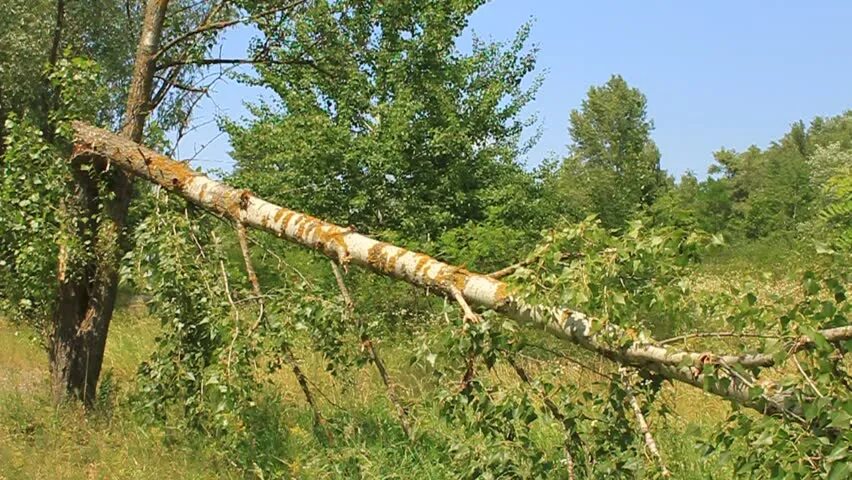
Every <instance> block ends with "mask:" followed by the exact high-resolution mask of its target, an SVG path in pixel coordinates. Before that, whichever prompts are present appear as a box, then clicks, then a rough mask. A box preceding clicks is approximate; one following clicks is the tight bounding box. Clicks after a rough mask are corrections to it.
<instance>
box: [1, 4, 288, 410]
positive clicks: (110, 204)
mask: <svg viewBox="0 0 852 480" xmlns="http://www.w3.org/2000/svg"><path fill="white" fill-rule="evenodd" d="M304 3H305V2H300V1H295V2H292V3H286V4H282V3H281V2H252V5H253V6H256V7H257V8H260V7H264V8H265V9H264V10H263V12H262V13H260V14H259V16H263V17H264V18H267V19H268V18H273V17H274V18H276V19H282V18H286V15H287V14H288V13H289V12H290V11H291V10H294V9H296V8H299V7H300V6H301V5H302V4H304ZM10 9H11V11H10V12H8V13H10V15H8V16H6V17H4V18H3V19H2V20H0V26H2V27H4V28H3V29H2V31H0V46H2V47H3V48H0V80H2V85H3V86H2V87H0V118H2V119H3V120H4V124H3V128H2V129H0V136H2V140H3V148H2V149H0V153H2V163H0V167H2V169H3V173H4V175H3V178H2V182H0V199H2V201H3V208H2V209H0V285H1V286H2V288H0V308H2V309H3V310H4V311H6V312H10V313H11V314H12V315H13V316H16V317H18V318H24V319H27V320H28V321H30V322H33V323H36V324H37V326H38V327H39V330H41V332H42V333H44V338H45V340H46V341H45V343H46V344H47V345H46V346H47V347H48V350H49V352H50V359H51V376H52V380H53V385H54V397H55V399H56V400H57V401H60V400H62V399H65V398H68V397H71V398H76V399H80V400H83V401H84V402H85V403H86V404H90V403H91V402H92V401H93V400H94V393H95V387H96V386H97V382H98V377H99V375H100V369H101V363H102V361H103V354H104V349H105V345H106V337H107V332H108V330H109V324H110V320H111V318H112V313H113V309H114V307H115V301H116V294H117V290H118V280H119V276H118V271H119V263H120V260H121V258H122V257H123V256H124V255H125V253H126V251H127V248H128V244H127V243H128V242H127V236H126V232H125V230H126V223H127V217H128V207H129V203H130V200H131V197H132V185H131V181H130V179H129V178H128V177H127V176H126V175H125V174H124V173H122V172H120V171H116V170H115V169H110V168H109V165H106V164H105V165H99V166H97V167H95V168H92V167H91V166H89V165H87V164H85V163H84V162H80V161H79V158H78V159H77V161H75V162H71V163H69V162H68V156H69V153H71V152H70V148H69V147H70V144H69V143H68V142H67V140H66V137H67V134H68V125H67V120H69V119H85V120H88V121H91V122H94V123H98V124H100V125H103V126H107V127H110V128H112V129H116V130H120V131H121V134H122V135H123V136H124V137H125V138H127V139H129V140H132V141H136V142H142V141H143V140H145V139H144V138H143V137H144V135H143V133H144V130H145V126H146V123H147V122H148V120H149V119H151V118H153V119H155V120H156V121H155V122H153V123H154V124H155V126H156V128H153V129H151V132H150V133H151V135H149V138H148V139H147V142H148V143H153V142H159V143H162V142H163V140H162V138H163V134H164V132H167V131H169V130H172V131H176V133H177V136H178V138H180V136H181V135H182V133H183V132H184V131H185V129H186V128H187V126H188V123H189V121H190V119H191V112H192V109H193V107H194V106H195V105H196V104H197V102H198V100H199V99H200V98H202V96H203V95H204V94H205V93H206V85H203V84H200V83H201V82H202V81H203V78H204V77H202V75H200V74H201V73H206V72H205V71H204V68H206V67H208V66H211V65H222V64H235V63H254V62H256V61H262V60H261V59H257V58H250V59H216V58H205V57H206V54H207V53H209V52H210V50H211V49H212V47H213V46H214V45H215V44H216V41H217V38H218V36H219V34H220V33H221V32H222V30H223V29H225V28H228V27H230V26H232V25H236V24H238V23H241V22H246V21H252V20H254V18H252V17H242V16H240V15H239V14H240V13H241V12H244V10H241V7H240V5H239V3H238V2H231V1H229V0H217V1H215V2H195V1H193V0H174V1H171V2H170V1H168V0H147V1H145V2H125V1H116V0H99V1H97V2H66V1H64V0H56V1H55V2H48V1H37V2H20V1H13V2H12V4H11V5H10ZM45 19H50V21H47V20H45ZM6 27H8V28H6ZM137 39H138V44H136V46H135V50H136V56H135V59H134V58H133V51H134V44H135V42H136V40H137ZM7 46H8V47H9V48H8V49H7V48H6V47H7ZM13 51H34V52H41V55H42V56H41V58H40V59H41V60H42V61H43V63H42V65H46V67H45V68H43V69H41V70H40V69H39V68H36V67H34V66H33V65H35V64H38V62H32V61H30V60H29V59H24V60H21V59H19V58H16V57H11V56H9V55H6V54H5V53H6V52H13ZM38 72H43V73H42V74H41V75H39V73H38ZM220 76H221V75H219V76H216V75H213V77H214V79H218V78H219V77H220ZM29 78H38V79H39V81H35V82H25V81H23V79H29ZM214 81H215V80H214ZM208 82H209V80H208ZM158 107H160V108H159V109H158ZM51 277H53V278H54V279H56V280H58V289H57V288H56V283H54V282H52V281H51ZM51 287H52V288H51Z"/></svg>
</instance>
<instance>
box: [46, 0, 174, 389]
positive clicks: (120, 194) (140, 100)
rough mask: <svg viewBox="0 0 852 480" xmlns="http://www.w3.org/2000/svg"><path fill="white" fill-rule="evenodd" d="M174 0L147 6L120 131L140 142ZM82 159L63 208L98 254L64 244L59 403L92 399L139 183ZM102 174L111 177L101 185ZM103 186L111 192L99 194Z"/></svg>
mask: <svg viewBox="0 0 852 480" xmlns="http://www.w3.org/2000/svg"><path fill="white" fill-rule="evenodd" d="M168 3H169V0H148V2H147V5H146V7H145V16H144V19H143V23H142V29H141V33H140V35H139V45H138V48H137V51H136V61H135V65H134V69H133V78H132V80H131V84H130V92H129V94H128V98H127V109H126V112H125V117H124V118H125V120H124V125H123V127H122V130H121V136H123V137H125V138H127V139H128V140H131V141H133V142H137V143H138V142H140V141H141V140H142V133H143V129H144V127H145V120H146V119H147V118H148V114H149V113H150V98H151V89H152V86H153V80H154V73H155V61H154V59H155V58H156V54H157V49H158V47H159V42H160V37H161V34H162V29H163V21H164V20H165V16H166V9H167V7H168ZM78 165H80V164H79V162H77V161H75V162H74V166H73V169H74V172H75V173H74V184H75V189H76V192H75V196H74V198H73V199H72V201H71V203H72V204H73V205H69V206H65V207H64V210H65V213H66V215H65V218H66V223H67V225H66V233H68V234H69V235H73V237H71V238H77V239H87V238H88V239H89V240H90V242H91V245H89V246H88V249H90V250H91V255H85V256H83V258H82V259H81V258H77V257H79V255H73V254H72V253H71V251H70V249H69V247H68V245H63V246H62V247H61V248H60V256H59V268H58V281H59V291H58V299H57V303H56V309H55V311H54V316H53V334H52V336H51V347H50V367H51V377H52V381H53V397H54V401H55V402H57V403H58V402H62V401H64V400H66V399H69V398H73V399H76V400H80V401H82V402H83V403H84V404H85V405H87V406H91V405H92V403H93V401H94V399H95V393H96V388H97V384H98V379H99V377H100V373H101V366H102V365H103V359H104V352H105V349H106V339H107V333H108V332H109V324H110V321H111V319H112V314H113V309H114V308H115V300H116V295H117V293H118V267H119V262H120V261H121V257H122V256H123V254H124V249H123V247H122V245H123V244H124V242H123V229H124V225H125V221H126V219H127V210H128V206H129V204H130V197H131V195H132V191H133V185H132V182H131V179H130V177H129V176H128V175H127V173H125V172H123V171H120V170H118V169H112V170H111V171H109V170H108V169H107V168H104V169H103V170H102V171H100V172H96V174H95V175H90V174H89V173H88V172H86V171H83V170H82V169H80V168H78V167H77V166H78ZM94 177H98V178H97V179H96V178H94ZM96 181H103V182H104V184H103V185H101V186H100V188H98V185H97V184H96ZM99 192H107V194H106V195H103V196H100V194H99ZM99 204H102V205H103V208H102V209H101V208H99Z"/></svg>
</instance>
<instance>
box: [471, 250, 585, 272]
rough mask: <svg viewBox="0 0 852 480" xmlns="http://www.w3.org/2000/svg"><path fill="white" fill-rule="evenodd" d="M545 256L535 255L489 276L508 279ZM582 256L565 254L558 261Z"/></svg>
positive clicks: (576, 253) (579, 254) (580, 254)
mask: <svg viewBox="0 0 852 480" xmlns="http://www.w3.org/2000/svg"><path fill="white" fill-rule="evenodd" d="M546 249H547V247H546V246H545V248H544V249H543V250H545V251H546ZM543 255H544V251H543V252H542V253H540V254H538V255H534V256H532V257H530V258H527V259H526V260H522V261H520V262H518V263H515V264H513V265H509V266H508V267H505V268H501V269H500V270H497V271H496V272H491V273H489V274H488V276H489V277H491V278H494V279H497V280H499V279H501V278H504V277H508V276H509V275H512V274H513V273H515V272H516V271H518V269H520V268H523V267H526V266H528V265H531V264H533V263H535V262H537V261H539V260H541V257H542V256H543ZM582 256H583V254H582V253H579V252H575V253H571V252H565V253H561V254H559V259H558V260H559V261H562V260H568V259H571V258H580V257H582Z"/></svg>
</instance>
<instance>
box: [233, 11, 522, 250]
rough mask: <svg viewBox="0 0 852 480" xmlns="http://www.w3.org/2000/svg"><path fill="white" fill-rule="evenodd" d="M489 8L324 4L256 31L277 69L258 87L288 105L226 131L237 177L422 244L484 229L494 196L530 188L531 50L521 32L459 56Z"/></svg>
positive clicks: (273, 194) (320, 211)
mask: <svg viewBox="0 0 852 480" xmlns="http://www.w3.org/2000/svg"><path fill="white" fill-rule="evenodd" d="M482 3H483V1H482V0H463V1H459V2H434V1H426V0H391V1H376V0H368V1H364V2H354V3H353V2H345V1H320V2H315V3H314V4H313V5H312V6H311V7H310V8H309V9H308V10H307V11H306V13H305V14H304V15H303V16H301V17H300V18H299V19H297V20H295V21H294V22H290V23H283V24H282V23H276V24H267V23H264V22H260V23H259V25H260V28H261V30H262V31H263V33H264V34H265V39H264V41H263V42H262V43H261V44H260V45H259V46H258V47H257V52H256V54H257V55H265V56H267V57H268V58H270V64H269V65H268V66H264V67H263V68H260V78H259V79H256V80H255V82H257V83H259V84H263V85H266V86H269V87H270V88H272V89H273V90H274V91H275V94H276V96H277V98H276V100H277V103H278V108H273V107H272V106H270V105H256V106H254V107H252V114H253V118H252V119H251V120H250V121H249V122H247V123H246V124H243V125H240V124H237V123H234V122H226V123H225V129H226V131H228V133H229V134H230V136H231V139H232V144H233V145H234V152H233V157H234V158H235V159H236V160H237V165H236V169H235V174H234V177H233V181H234V182H236V184H238V185H241V186H244V187H246V188H248V189H250V190H252V191H254V192H258V193H262V194H263V195H266V196H268V197H269V198H271V199H274V200H276V201H279V202H281V203H284V204H287V205H291V206H293V207H297V208H302V209H304V210H306V211H308V212H311V213H312V214H314V215H321V216H323V217H326V218H332V219H334V220H336V221H338V222H341V223H344V224H350V225H355V226H357V228H358V229H360V230H362V231H371V232H378V231H384V232H386V233H393V234H395V235H402V236H403V237H405V238H407V239H409V240H415V241H428V240H430V239H431V240H434V239H436V238H437V237H438V236H440V235H441V234H442V233H443V232H446V231H448V230H449V229H452V228H454V227H458V226H461V225H464V224H465V223H467V222H469V221H473V222H479V221H483V220H485V219H486V218H487V217H488V213H487V212H488V209H489V207H490V206H493V205H494V203H493V202H495V201H498V198H499V195H498V194H497V193H496V192H495V190H499V189H500V188H502V187H503V186H506V185H508V184H515V183H517V182H521V183H522V184H523V183H525V184H526V185H531V182H532V179H531V177H530V176H528V175H525V174H524V172H523V170H522V169H521V167H520V165H518V163H517V160H516V159H517V155H518V153H519V152H520V151H521V150H522V148H523V145H520V144H519V138H520V135H521V134H522V132H523V129H524V127H525V126H526V125H527V122H525V121H522V120H520V119H519V114H520V110H521V109H522V108H523V106H524V105H525V104H526V103H527V102H528V101H529V100H530V99H531V98H532V94H533V92H534V88H532V89H525V88H524V85H523V82H524V80H525V78H526V77H527V75H528V74H529V73H530V72H531V71H532V70H533V67H534V64H535V56H534V54H535V52H534V51H526V49H525V43H526V39H527V35H528V32H529V29H528V27H524V28H522V29H521V31H520V32H519V33H518V36H517V37H516V38H515V40H514V41H513V42H511V43H510V44H508V45H500V44H490V43H484V42H482V41H479V40H475V41H474V45H473V49H472V52H471V53H469V54H464V53H461V52H460V51H459V50H458V49H457V48H456V41H457V38H458V37H459V35H460V34H461V33H462V31H463V30H464V28H465V27H466V25H467V19H468V17H469V16H470V14H471V13H472V12H473V11H474V10H475V9H476V8H477V7H479V6H480V5H481V4H482ZM535 85H536V84H535V83H533V87H535ZM510 188H511V187H510Z"/></svg>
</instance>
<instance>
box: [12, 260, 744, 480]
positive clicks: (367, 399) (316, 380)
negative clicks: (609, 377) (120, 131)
mask: <svg viewBox="0 0 852 480" xmlns="http://www.w3.org/2000/svg"><path fill="white" fill-rule="evenodd" d="M706 276H707V278H708V280H707V281H708V282H709V284H708V285H706V286H705V287H706V288H707V289H716V288H722V287H721V286H720V285H722V286H724V285H723V284H724V282H726V281H727V280H725V279H719V278H717V277H715V276H713V275H712V274H711V273H707V274H706ZM702 278H703V277H702ZM714 282H716V283H718V285H717V284H716V283H714ZM159 329H160V326H159V324H158V323H157V322H156V321H155V320H153V319H151V318H150V317H148V316H147V315H146V312H145V309H144V306H143V305H140V304H131V305H129V306H123V307H122V308H121V310H120V311H118V312H117V315H116V318H115V319H114V321H113V324H112V326H111V332H110V337H109V342H108V345H107V351H106V359H105V363H104V371H105V372H110V373H109V375H110V376H111V378H112V380H111V381H113V382H114V385H115V389H114V391H113V393H112V396H113V398H112V399H111V401H110V404H111V405H114V406H112V407H110V408H107V407H108V406H102V407H101V408H100V409H99V410H97V411H95V412H94V413H93V414H88V415H86V414H84V412H82V411H80V410H79V409H78V408H75V407H73V406H66V407H62V408H58V409H57V408H55V407H53V406H52V405H51V403H50V393H49V384H48V380H47V355H46V353H45V352H44V349H43V348H42V347H41V346H40V345H39V344H38V342H37V341H35V340H34V338H35V337H34V335H33V333H32V332H30V331H28V330H27V329H26V328H25V327H21V326H16V325H12V324H10V323H8V322H5V321H2V320H0V480H9V479H31V478H32V479H54V478H56V479H66V478H67V479H78V478H79V479H90V478H105V479H106V478H140V479H148V478H150V479H158V480H162V479H164V478H214V477H215V478H255V477H256V476H257V475H259V474H258V473H257V472H253V471H240V469H239V468H238V467H237V465H238V464H239V463H240V462H236V461H235V459H232V458H228V456H227V455H225V454H224V453H223V452H221V451H219V450H217V448H216V447H215V442H213V441H212V439H210V438H205V437H204V436H203V435H199V434H197V433H192V432H186V431H181V430H175V429H171V428H167V427H162V426H153V425H147V424H145V423H144V422H143V421H142V419H141V418H140V417H138V416H137V415H136V414H134V413H133V411H132V409H131V407H130V405H129V403H128V401H127V395H128V392H131V391H132V390H133V385H134V381H135V374H136V371H137V369H138V366H139V364H140V362H142V361H144V360H145V359H146V358H148V357H149V356H150V355H151V353H152V352H153V349H154V343H155V337H156V336H157V334H158V332H159ZM531 341H541V342H547V341H551V339H549V338H548V337H544V336H541V337H540V338H538V337H537V336H536V334H533V333H531ZM379 347H380V351H381V353H382V357H383V359H384V361H385V363H386V364H387V367H388V369H389V371H390V375H391V378H392V379H393V380H394V382H395V385H396V388H397V389H398V390H399V394H400V396H401V398H402V399H403V401H404V402H405V403H406V405H407V406H408V407H409V408H410V414H411V418H412V423H413V426H414V431H415V434H416V437H417V439H416V441H415V442H414V443H411V442H409V441H408V440H407V439H406V437H405V435H404V434H403V432H402V429H401V428H400V427H399V421H398V418H397V416H396V415H397V414H396V411H395V409H394V408H393V407H392V405H391V403H390V402H389V400H388V398H387V394H386V389H385V387H384V385H383V383H382V382H381V379H380V377H379V376H378V374H377V373H376V371H375V368H373V367H372V365H369V364H368V365H365V366H363V367H361V368H352V369H351V370H349V371H347V372H346V375H343V376H340V377H334V376H332V375H331V374H330V373H329V372H328V371H327V370H326V365H325V361H324V359H323V358H322V356H321V355H319V354H318V353H316V352H312V351H311V350H310V349H309V348H307V347H302V348H297V350H296V354H297V356H298V357H299V359H300V362H301V366H302V368H303V369H304V371H305V373H306V374H307V376H308V378H309V379H310V381H311V389H312V391H313V393H314V396H315V397H316V399H317V401H318V403H319V404H320V405H321V409H322V415H323V417H324V418H325V419H326V421H327V427H326V428H327V429H328V431H330V432H331V439H329V438H328V437H327V436H326V435H325V434H324V433H323V432H322V431H318V430H317V429H315V428H314V425H313V417H312V414H311V410H310V409H309V408H308V405H307V403H306V402H305V399H304V396H303V394H302V391H301V389H300V387H299V385H298V383H297V381H296V378H295V376H294V375H293V373H292V372H291V371H290V370H289V369H287V368H286V367H285V368H283V369H281V370H279V371H277V372H276V373H274V374H272V375H271V376H270V377H268V378H267V380H269V382H267V387H265V389H264V391H263V392H258V396H257V399H258V404H259V408H258V409H257V410H256V413H255V414H254V415H255V418H253V419H251V425H249V426H248V428H251V429H252V430H251V432H252V435H253V437H252V438H253V441H254V442H255V446H254V447H253V448H256V449H259V450H262V451H263V452H265V454H270V455H272V456H273V457H274V459H275V461H276V462H278V465H279V467H278V468H277V472H276V473H277V474H278V475H280V476H283V477H296V478H356V477H361V478H454V477H455V476H456V473H457V472H454V471H453V468H452V458H451V454H450V453H449V449H448V447H449V444H448V442H450V441H452V440H453V439H460V438H461V437H460V432H459V431H458V427H457V426H454V425H452V424H450V423H448V422H447V421H445V420H444V419H442V418H441V417H440V415H439V414H438V407H437V404H436V402H435V401H434V391H435V388H436V380H435V379H434V378H433V376H432V374H431V372H430V371H428V369H425V368H423V367H419V366H412V365H411V359H412V351H413V349H412V346H411V345H410V344H407V343H406V342H398V341H395V340H390V339H384V341H382V339H379ZM542 358H544V359H545V361H541V360H536V359H535V358H532V357H524V358H521V359H520V361H521V362H522V363H523V365H524V368H525V369H527V370H528V372H529V373H530V374H531V375H532V376H534V377H538V376H539V375H544V374H546V372H548V371H550V372H551V373H550V374H551V375H552V374H553V373H552V372H553V371H552V367H553V366H554V365H555V364H556V363H558V364H559V366H560V370H558V381H561V382H566V384H572V385H577V386H580V387H582V388H592V389H595V388H603V387H602V386H596V385H597V382H600V381H601V380H602V379H601V378H600V377H599V376H598V375H597V374H596V373H594V371H595V370H597V371H601V372H605V371H607V370H608V369H609V371H611V369H612V365H611V364H609V363H608V362H606V361H604V360H600V359H588V361H586V362H584V366H583V367H582V368H581V367H580V366H577V365H576V364H574V363H571V362H569V361H565V360H559V359H556V358H552V357H550V358H548V357H547V356H546V355H545V356H543V357H542ZM480 375H485V376H487V377H488V381H489V382H493V383H497V384H500V385H502V386H504V387H506V388H515V387H520V385H519V380H518V378H517V376H516V375H515V373H514V371H513V370H512V369H511V368H510V367H509V366H508V365H505V364H499V363H498V365H497V366H496V367H495V368H494V369H493V370H491V371H484V370H482V371H481V372H480ZM659 404H660V405H666V406H667V407H668V410H669V411H670V412H671V413H670V414H669V415H668V416H667V417H665V418H663V417H661V416H659V415H657V414H652V415H650V416H649V418H648V420H649V422H650V423H651V428H652V429H653V430H654V432H655V435H656V437H657V441H658V443H659V445H660V447H661V450H662V454H663V456H664V458H665V459H666V462H667V464H668V466H669V468H670V469H671V470H672V471H673V472H674V473H675V474H676V476H677V478H695V479H698V478H733V474H732V473H731V472H730V466H728V465H724V464H721V463H719V462H720V460H719V459H718V458H717V457H712V456H711V457H705V456H704V455H703V454H702V453H701V451H700V450H699V448H698V447H699V446H700V441H701V439H706V438H708V436H709V435H712V434H713V433H714V432H715V431H717V430H718V428H719V426H720V422H722V421H724V419H725V418H726V417H727V415H728V414H729V413H730V407H729V405H728V404H727V402H724V401H721V400H719V399H718V398H716V397H713V396H710V395H707V394H705V393H703V392H701V391H700V390H697V389H694V388H691V387H689V386H684V385H674V386H672V385H668V384H667V385H666V386H665V387H664V393H663V395H662V396H661V398H660V400H659ZM655 411H656V409H655ZM534 430H535V432H534V436H535V442H536V443H537V444H539V445H540V446H541V448H542V449H543V450H544V451H560V450H561V448H562V436H561V427H560V426H559V425H558V424H556V423H555V422H552V421H550V420H541V421H539V423H538V425H537V426H536V427H535V429H534ZM245 455H248V456H250V455H251V452H250V451H248V452H245ZM648 461H649V462H650V461H652V460H651V459H650V458H649V459H648ZM242 464H243V465H244V464H246V462H242ZM249 464H250V462H249ZM256 474H257V475H256ZM258 478H259V477H258Z"/></svg>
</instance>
